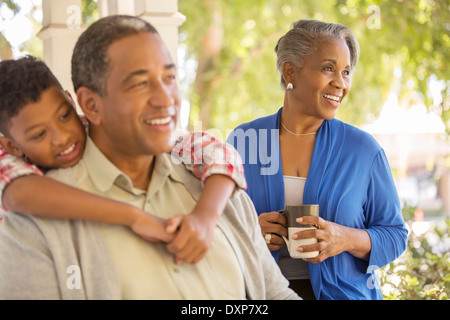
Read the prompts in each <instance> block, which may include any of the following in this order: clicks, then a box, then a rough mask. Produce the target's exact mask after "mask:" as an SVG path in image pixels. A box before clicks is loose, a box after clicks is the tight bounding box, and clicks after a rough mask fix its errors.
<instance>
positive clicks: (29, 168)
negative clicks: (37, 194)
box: [0, 147, 43, 220]
mask: <svg viewBox="0 0 450 320" xmlns="http://www.w3.org/2000/svg"><path fill="white" fill-rule="evenodd" d="M29 174H37V175H43V173H42V171H41V170H39V169H38V168H37V167H36V166H35V165H33V164H30V163H28V162H26V161H24V160H22V159H19V158H17V157H14V156H12V155H10V154H7V153H6V152H5V150H4V149H3V148H1V147H0V210H3V211H5V210H6V209H5V208H4V207H3V202H2V199H3V191H4V190H5V188H6V187H7V186H8V185H9V184H10V183H11V181H13V180H14V179H16V178H19V177H22V176H26V175H29ZM0 220H1V218H0Z"/></svg>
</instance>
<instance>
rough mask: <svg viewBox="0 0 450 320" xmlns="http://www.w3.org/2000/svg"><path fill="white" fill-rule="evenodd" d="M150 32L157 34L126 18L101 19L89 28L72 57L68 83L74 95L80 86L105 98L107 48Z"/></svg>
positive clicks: (128, 17) (146, 23) (130, 18)
mask: <svg viewBox="0 0 450 320" xmlns="http://www.w3.org/2000/svg"><path fill="white" fill-rule="evenodd" d="M143 32H150V33H155V34H158V32H157V31H156V29H155V27H153V26H152V25H151V24H150V23H148V22H147V21H145V20H143V19H141V18H139V17H135V16H127V15H112V16H107V17H104V18H102V19H100V20H98V21H96V22H94V23H93V24H91V25H90V26H89V27H88V28H87V30H86V31H84V32H83V33H82V34H81V36H80V37H79V38H78V41H77V43H76V45H75V48H74V50H73V55H72V82H73V86H74V90H75V92H77V90H78V89H79V88H80V87H82V86H84V87H87V88H89V89H91V90H92V91H94V92H96V93H97V94H99V95H100V96H104V95H106V80H107V78H108V71H109V61H108V59H107V55H106V53H107V50H108V48H109V46H110V45H111V44H112V43H113V42H115V41H118V40H121V39H123V38H125V37H128V36H131V35H134V34H139V33H143Z"/></svg>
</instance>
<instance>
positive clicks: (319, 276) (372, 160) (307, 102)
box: [228, 20, 407, 299]
mask: <svg viewBox="0 0 450 320" xmlns="http://www.w3.org/2000/svg"><path fill="white" fill-rule="evenodd" d="M275 52H276V54H277V67H278V70H279V71H280V73H281V84H282V87H283V88H284V90H285V97H284V105H283V107H282V108H280V109H279V111H278V112H277V113H275V114H274V115H271V116H268V117H263V118H259V119H256V120H254V121H252V122H249V123H245V124H242V125H240V126H239V127H237V128H236V129H235V131H234V132H233V133H232V134H231V135H230V137H229V138H228V142H229V143H231V144H233V145H234V146H235V147H236V148H237V149H238V151H241V156H242V158H243V161H244V170H245V176H246V179H247V184H248V189H247V192H248V194H249V196H250V197H251V199H252V200H253V203H254V204H255V207H256V211H257V212H258V214H259V222H260V225H261V229H262V235H263V236H264V237H265V239H266V242H267V243H268V247H269V249H270V250H271V251H272V253H273V255H274V257H275V258H276V259H278V264H279V266H280V268H281V271H282V272H283V274H284V275H285V276H286V277H287V278H288V280H289V281H290V283H291V287H292V288H293V289H294V290H296V291H297V293H299V295H300V296H302V297H303V298H306V299H307V298H311V299H314V298H317V299H381V298H382V294H381V291H380V289H379V285H378V282H377V279H376V275H375V274H374V270H375V269H377V268H379V267H382V266H383V265H385V264H387V263H389V262H391V261H393V260H394V259H396V258H397V257H398V256H399V255H400V254H401V253H402V252H403V251H404V249H405V246H406V238H407V230H406V228H405V224H404V221H403V218H402V214H401V208H400V203H399V199H398V196H397V192H396V189H395V185H394V182H393V178H392V175H391V171H390V167H389V164H388V162H387V159H386V156H385V154H384V151H383V149H382V148H381V147H380V146H379V145H378V144H377V142H376V141H375V140H374V139H373V138H372V137H371V136H370V135H369V134H367V133H365V132H363V131H361V130H359V129H357V128H355V127H353V126H351V125H348V124H345V123H343V122H341V121H339V120H337V119H335V116H336V113H337V111H338V109H339V107H340V106H341V104H342V102H343V99H344V98H345V96H346V95H347V94H348V92H349V90H350V87H351V83H352V76H353V73H354V71H355V66H356V63H357V61H358V57H359V46H358V42H357V40H356V38H355V36H354V35H353V33H352V32H351V31H350V29H348V28H347V27H346V26H344V25H341V24H337V23H325V22H321V21H314V20H299V21H296V22H294V23H293V27H292V29H291V30H289V31H288V32H287V33H286V35H284V36H283V37H281V39H280V40H279V41H278V44H277V46H276V48H275ZM248 130H252V132H255V133H256V135H257V139H258V141H257V143H256V146H255V145H250V144H246V141H247V140H246V139H245V136H246V135H245V134H244V135H243V134H242V132H249V131H248ZM264 130H266V132H265V131H264ZM267 130H271V131H275V132H276V133H279V134H271V133H267ZM263 132H265V133H264V134H262V133H263ZM241 137H244V139H241ZM261 148H264V149H265V150H262V151H264V152H260V151H261ZM266 148H267V149H266ZM253 149H255V150H253ZM250 150H252V152H249V151H250ZM268 150H269V151H268ZM254 152H256V154H257V155H259V156H258V157H257V161H256V163H255V161H254V156H253V154H254ZM274 152H275V153H279V155H280V158H279V164H281V165H280V166H279V168H278V170H275V173H274V174H265V173H267V172H270V171H272V172H273V171H274V170H266V171H264V168H265V167H266V166H267V159H265V158H264V157H262V156H261V155H263V154H268V153H270V154H271V157H272V158H273V154H274ZM249 155H250V156H253V158H252V159H251V160H253V161H249V160H250V158H249ZM262 169H263V170H262ZM301 204H318V205H319V206H320V217H312V216H309V217H304V218H303V221H302V222H301V223H302V224H313V225H316V226H318V229H312V230H308V231H302V232H298V233H297V234H296V237H297V238H298V239H306V238H316V239H318V242H317V243H316V244H311V245H305V246H300V247H298V248H297V251H300V252H311V251H319V255H318V256H317V257H315V258H311V259H305V260H301V259H292V258H291V257H290V256H289V254H288V252H287V250H286V246H285V245H284V241H283V239H282V238H281V236H287V230H286V219H285V217H284V216H283V215H282V214H281V213H279V212H278V211H280V210H281V209H283V208H285V206H287V205H301ZM299 226H300V224H299ZM294 237H295V236H294ZM280 249H281V250H280Z"/></svg>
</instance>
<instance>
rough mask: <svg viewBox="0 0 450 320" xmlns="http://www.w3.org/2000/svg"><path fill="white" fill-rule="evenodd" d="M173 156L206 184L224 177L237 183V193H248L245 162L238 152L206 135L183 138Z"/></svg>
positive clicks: (192, 134) (193, 134) (186, 135)
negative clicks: (239, 191)
mask: <svg viewBox="0 0 450 320" xmlns="http://www.w3.org/2000/svg"><path fill="white" fill-rule="evenodd" d="M171 156H172V157H174V158H175V159H176V160H178V161H180V162H181V163H183V164H184V166H185V167H186V169H187V170H189V171H191V172H192V173H193V174H194V176H195V177H196V178H197V179H199V180H201V181H202V182H203V183H204V182H205V181H206V179H207V178H208V177H211V176H212V175H224V176H227V177H229V178H230V179H232V180H233V181H234V183H235V187H236V189H235V191H238V190H239V189H243V190H245V189H247V182H246V180H245V175H244V167H243V165H242V160H241V157H240V155H239V153H238V152H237V151H236V149H235V148H234V147H233V146H231V145H230V144H227V143H224V142H222V141H220V140H218V139H216V138H214V137H213V136H212V135H211V134H209V133H207V132H193V133H187V134H184V135H180V137H179V140H178V141H177V142H176V144H175V146H174V147H173V149H172V152H171Z"/></svg>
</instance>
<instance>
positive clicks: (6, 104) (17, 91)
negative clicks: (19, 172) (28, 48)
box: [0, 56, 62, 137]
mask: <svg viewBox="0 0 450 320" xmlns="http://www.w3.org/2000/svg"><path fill="white" fill-rule="evenodd" d="M53 86H56V87H58V88H61V89H62V86H61V84H60V83H59V81H58V80H57V79H56V77H55V76H54V75H53V73H52V72H51V71H50V69H49V68H48V67H47V65H46V64H45V63H44V62H43V61H41V60H39V59H37V58H35V57H32V56H25V57H23V58H20V59H17V60H3V61H0V132H1V133H2V134H4V135H5V136H7V137H9V126H10V120H11V118H13V117H15V116H16V115H17V114H18V113H19V112H20V110H22V108H23V107H25V106H26V105H27V104H29V103H36V102H38V101H39V100H40V98H41V95H42V92H44V91H45V90H47V89H48V88H50V87H53Z"/></svg>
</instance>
